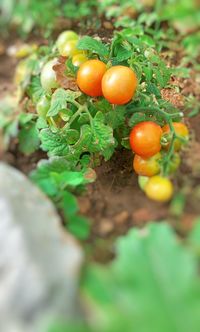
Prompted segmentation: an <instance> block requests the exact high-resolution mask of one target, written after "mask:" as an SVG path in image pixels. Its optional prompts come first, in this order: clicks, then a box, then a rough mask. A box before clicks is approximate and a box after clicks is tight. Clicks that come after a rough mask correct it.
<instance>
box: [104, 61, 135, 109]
mask: <svg viewBox="0 0 200 332" xmlns="http://www.w3.org/2000/svg"><path fill="white" fill-rule="evenodd" d="M136 86H137V78H136V75H135V73H134V71H133V70H132V69H130V68H129V67H125V66H113V67H111V68H110V69H108V70H107V72H106V73H105V75H104V76H103V79H102V91H103V96H104V97H105V98H106V99H107V100H108V101H109V102H110V103H111V104H116V105H123V104H126V103H128V102H129V101H130V100H131V99H132V98H133V96H134V94H135V90H136Z"/></svg>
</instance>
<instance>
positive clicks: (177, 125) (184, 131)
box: [162, 122, 189, 151]
mask: <svg viewBox="0 0 200 332" xmlns="http://www.w3.org/2000/svg"><path fill="white" fill-rule="evenodd" d="M173 126H174V130H175V133H176V134H177V135H179V136H181V137H183V138H185V139H188V137H189V131H188V128H187V127H186V125H185V124H184V123H181V122H173ZM162 131H163V133H164V134H169V133H170V132H171V131H170V127H169V125H168V124H167V125H165V126H164V127H163V128H162ZM183 144H184V143H183V142H182V141H181V140H180V139H178V138H177V139H175V141H174V150H175V151H179V150H180V149H181V146H182V145H183ZM169 146H170V143H169V144H167V145H166V148H167V149H168V148H169Z"/></svg>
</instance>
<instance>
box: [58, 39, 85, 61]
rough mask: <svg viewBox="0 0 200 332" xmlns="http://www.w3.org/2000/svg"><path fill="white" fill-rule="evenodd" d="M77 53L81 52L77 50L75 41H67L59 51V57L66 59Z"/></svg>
mask: <svg viewBox="0 0 200 332" xmlns="http://www.w3.org/2000/svg"><path fill="white" fill-rule="evenodd" d="M79 53H81V51H80V50H78V49H77V40H69V41H68V42H67V43H66V44H65V45H64V46H63V48H62V49H61V51H60V55H62V56H66V57H72V56H74V55H76V54H79Z"/></svg>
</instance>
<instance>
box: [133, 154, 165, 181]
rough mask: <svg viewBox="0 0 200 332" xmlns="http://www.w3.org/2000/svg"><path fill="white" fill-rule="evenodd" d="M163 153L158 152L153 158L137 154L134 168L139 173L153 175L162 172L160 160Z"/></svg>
mask: <svg viewBox="0 0 200 332" xmlns="http://www.w3.org/2000/svg"><path fill="white" fill-rule="evenodd" d="M160 159H161V154H160V153H159V152H158V153H156V154H155V155H154V156H153V157H151V158H143V157H140V156H139V155H137V154H135V156H134V159H133V169H134V170H135V172H136V173H137V174H138V175H143V176H153V175H156V174H158V173H159V172H160V165H159V160H160Z"/></svg>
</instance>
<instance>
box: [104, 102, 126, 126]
mask: <svg viewBox="0 0 200 332" xmlns="http://www.w3.org/2000/svg"><path fill="white" fill-rule="evenodd" d="M125 112H126V109H125V107H124V106H116V107H115V109H114V110H113V109H112V110H111V111H109V112H108V113H106V114H105V120H106V123H107V124H108V125H109V126H110V127H112V128H113V129H116V128H118V127H120V126H121V125H123V124H124V122H125Z"/></svg>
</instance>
